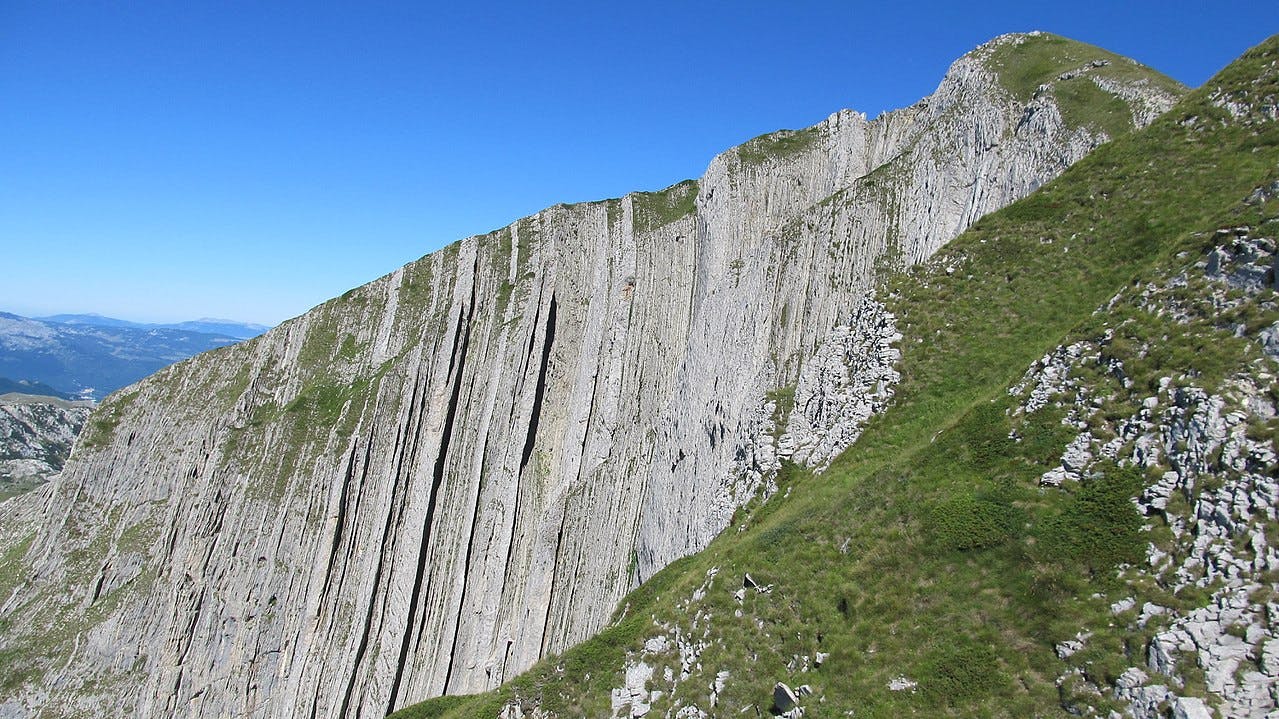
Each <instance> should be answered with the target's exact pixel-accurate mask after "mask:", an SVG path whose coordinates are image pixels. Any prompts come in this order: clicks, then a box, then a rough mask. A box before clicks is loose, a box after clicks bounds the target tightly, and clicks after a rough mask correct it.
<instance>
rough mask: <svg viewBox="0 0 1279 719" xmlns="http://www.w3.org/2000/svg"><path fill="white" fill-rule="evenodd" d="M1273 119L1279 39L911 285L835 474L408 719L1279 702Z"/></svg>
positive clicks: (915, 276)
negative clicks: (872, 396) (894, 349)
mask: <svg viewBox="0 0 1279 719" xmlns="http://www.w3.org/2000/svg"><path fill="white" fill-rule="evenodd" d="M1277 121H1279V36H1276V37H1272V38H1271V39H1269V40H1268V41H1266V42H1264V43H1262V44H1261V45H1259V46H1258V47H1256V48H1253V49H1251V50H1249V51H1248V52H1247V53H1245V55H1244V56H1243V57H1242V58H1240V59H1239V60H1238V61H1236V62H1235V63H1232V64H1231V65H1230V66H1228V67H1227V68H1225V69H1223V70H1222V71H1221V72H1220V73H1219V74H1218V75H1216V76H1214V78H1213V79H1212V80H1210V81H1209V82H1208V83H1207V84H1206V85H1205V86H1204V87H1202V88H1200V89H1199V90H1196V91H1194V92H1193V93H1191V94H1190V95H1189V96H1188V97H1187V98H1186V99H1185V100H1183V101H1182V103H1181V104H1179V105H1177V106H1175V107H1174V108H1173V109H1172V110H1171V111H1169V112H1168V113H1167V114H1166V115H1164V116H1163V117H1162V118H1161V119H1159V120H1158V121H1156V122H1155V123H1154V124H1153V125H1152V126H1151V127H1150V128H1149V129H1147V130H1146V131H1144V132H1140V133H1136V134H1134V135H1132V136H1130V137H1127V138H1124V139H1122V140H1119V141H1117V142H1115V143H1112V144H1110V145H1107V146H1104V147H1102V148H1099V149H1098V150H1097V151H1095V152H1094V153H1093V154H1091V155H1090V156H1089V157H1087V158H1085V159H1084V160H1082V161H1081V162H1080V163H1077V164H1076V165H1075V166H1074V167H1073V168H1071V169H1070V170H1068V171H1067V172H1065V173H1063V175H1062V176H1061V177H1060V178H1058V179H1057V180H1054V181H1052V182H1050V183H1048V184H1047V185H1046V186H1045V187H1044V188H1042V189H1041V190H1040V191H1039V192H1037V193H1035V194H1033V195H1031V196H1029V197H1028V198H1026V199H1024V200H1022V201H1020V202H1017V203H1014V204H1012V205H1010V206H1009V207H1008V208H1006V209H1004V210H1001V211H998V212H996V213H992V214H991V215H988V216H987V217H985V218H983V219H982V220H980V221H979V222H977V223H976V224H975V225H974V226H973V227H972V228H970V229H969V230H968V231H967V232H966V233H964V234H963V235H961V236H960V237H958V238H957V239H956V240H955V241H953V242H952V243H950V244H949V245H948V246H947V247H946V248H945V249H944V250H942V251H941V252H940V253H938V254H937V255H936V256H935V257H934V258H932V259H931V260H930V261H928V262H926V263H922V264H920V265H918V266H916V267H914V268H912V269H911V270H909V271H908V272H903V273H900V274H897V275H895V276H893V277H890V278H888V280H887V281H886V282H885V283H884V284H883V285H882V286H881V287H880V288H879V291H878V294H877V297H878V298H879V299H881V300H882V301H883V302H884V303H885V305H886V306H887V309H888V311H889V312H891V313H893V314H894V315H896V317H897V318H898V323H897V324H898V327H899V328H900V331H901V333H902V335H903V337H902V339H901V343H900V347H901V349H902V356H901V362H900V363H899V364H898V365H897V369H898V370H899V371H900V373H901V375H902V380H901V382H900V383H899V384H898V385H897V388H896V390H897V394H896V397H895V398H894V400H893V403H892V405H891V406H890V407H889V408H888V409H887V411H886V412H885V413H884V414H882V415H879V416H877V417H875V418H874V419H872V420H871V421H870V422H869V423H868V425H867V427H866V430H865V433H864V435H863V436H862V438H861V440H860V441H859V442H858V444H856V445H854V448H853V449H852V450H851V451H848V452H846V453H844V454H843V455H842V456H841V457H840V458H839V459H838V460H836V462H835V463H834V465H832V467H831V469H830V471H828V472H827V473H826V474H825V475H822V476H821V477H816V476H813V475H810V474H807V473H799V472H797V473H793V474H792V475H791V476H790V477H788V481H787V484H786V486H785V491H784V492H783V493H781V494H778V495H776V496H774V497H773V498H772V499H770V500H769V501H767V502H765V503H763V504H762V505H758V506H753V507H749V508H748V511H746V512H743V514H742V515H741V516H740V517H738V518H737V519H736V520H735V522H734V526H733V527H732V528H731V529H730V530H729V531H726V532H724V533H723V534H721V535H720V536H719V537H718V538H717V539H716V541H715V542H714V543H713V544H712V545H711V547H710V548H708V549H707V550H705V551H704V552H702V553H700V554H698V555H694V556H693V557H690V558H687V559H685V560H681V561H680V562H677V563H675V564H673V565H672V566H670V567H668V568H667V569H666V570H663V571H662V572H661V573H659V574H658V575H657V576H656V577H655V578H654V579H653V580H652V581H651V582H650V583H648V584H646V585H644V586H642V587H640V588H639V589H637V590H636V591H635V592H633V593H632V594H631V595H629V596H628V598H627V600H626V602H625V604H624V605H623V606H622V607H621V608H620V609H619V610H618V612H617V614H616V615H615V617H614V619H613V622H612V623H611V624H610V626H609V627H608V628H606V629H605V630H604V631H603V632H602V633H601V634H600V635H599V636H597V637H596V638H593V639H591V640H589V641H588V642H586V643H584V644H582V645H579V646H578V647H575V648H573V649H571V650H569V651H568V652H566V653H564V654H563V655H559V656H555V657H550V658H548V659H546V660H545V661H543V662H542V663H540V664H539V665H538V666H537V667H536V668H535V669H534V670H532V671H531V672H529V673H527V674H525V675H523V676H521V677H519V678H517V679H516V680H515V681H513V682H511V683H509V684H507V685H505V686H504V687H502V688H501V689H500V690H499V691H497V692H494V693H491V694H488V695H481V696H476V697H463V698H458V697H445V698H441V699H437V700H433V701H431V702H427V703H426V704H423V705H421V706H419V707H415V708H412V709H407V710H405V711H403V712H401V713H400V714H397V715H396V717H397V719H398V718H399V717H403V718H404V719H410V718H411V717H461V716H480V715H484V716H502V717H504V718H510V717H526V716H527V717H549V716H581V715H586V716H615V717H618V716H620V717H638V716H644V715H653V716H678V717H691V718H696V717H706V716H716V715H735V714H737V713H738V711H742V712H746V713H748V714H749V713H751V710H752V708H753V710H754V712H756V713H760V714H762V713H764V712H771V713H773V714H775V715H784V716H802V715H806V713H811V714H813V715H816V716H843V715H848V714H850V713H855V714H856V715H857V716H872V717H881V716H882V717H893V716H905V715H912V714H917V715H928V716H1030V715H1038V716H1042V715H1046V714H1048V713H1050V712H1052V711H1054V710H1060V711H1061V712H1062V713H1063V715H1072V716H1107V715H1109V716H1133V717H1138V718H1139V719H1154V718H1155V717H1166V716H1177V717H1211V716H1214V715H1215V716H1221V717H1250V716H1263V715H1265V714H1266V713H1268V712H1271V711H1273V709H1274V708H1275V699H1274V693H1275V687H1276V686H1279V671H1277V670H1279V665H1276V664H1275V662H1274V660H1273V657H1274V656H1275V654H1274V651H1275V648H1276V647H1277V646H1279V640H1276V638H1275V637H1276V635H1277V634H1279V626H1276V625H1275V624H1274V617H1275V616H1276V615H1275V613H1274V611H1273V609H1272V608H1273V607H1274V604H1273V601H1274V596H1275V590H1276V584H1275V581H1274V575H1273V568H1274V567H1275V566H1276V552H1275V549H1274V547H1273V546H1271V544H1270V541H1271V540H1270V539H1269V537H1272V536H1273V529H1274V526H1273V518H1274V499H1273V498H1272V497H1274V496H1279V494H1276V493H1277V492H1279V485H1276V482H1275V477H1276V476H1279V466H1277V461H1276V458H1275V453H1274V446H1275V444H1274V443H1275V441H1276V435H1275V433H1274V430H1275V423H1274V417H1275V414H1274V407H1273V401H1274V398H1275V397H1277V396H1279V395H1276V394H1275V392H1276V390H1277V389H1279V388H1277V387H1276V382H1275V367H1276V365H1275V357H1276V350H1275V346H1274V345H1273V343H1272V342H1271V339H1270V338H1271V337H1272V334H1273V332H1274V331H1275V327H1276V324H1275V323H1276V322H1279V312H1277V311H1276V310H1277V307H1276V304H1275V301H1274V298H1275V287H1276V285H1275V278H1276V268H1275V259H1274V258H1275V256H1276V255H1275V247H1276V245H1275V242H1274V237H1275V236H1276V235H1275V233H1276V232H1279V122H1277ZM1081 439H1083V440H1087V441H1083V442H1081V441H1080V440H1081ZM791 687H795V690H792V689H791ZM1214 710H1215V711H1217V712H1219V713H1218V714H1214V713H1213V712H1214Z"/></svg>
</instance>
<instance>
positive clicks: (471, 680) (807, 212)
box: [0, 35, 1179, 717]
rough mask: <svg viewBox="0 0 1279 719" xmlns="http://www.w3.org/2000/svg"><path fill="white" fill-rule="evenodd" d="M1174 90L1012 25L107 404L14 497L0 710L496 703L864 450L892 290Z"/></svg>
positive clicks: (880, 387) (295, 712)
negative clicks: (881, 283)
mask: <svg viewBox="0 0 1279 719" xmlns="http://www.w3.org/2000/svg"><path fill="white" fill-rule="evenodd" d="M1031 60H1034V62H1031ZM1026 67H1035V68H1037V72H1039V73H1040V74H1039V75H1034V74H1028V73H1027V72H1026V71H1024V68H1026ZM1045 68H1048V69H1047V70H1045ZM1178 94H1179V88H1178V87H1177V86H1176V85H1175V84H1174V83H1171V82H1170V81H1168V80H1166V79H1164V78H1161V77H1159V76H1157V75H1155V74H1154V73H1151V72H1149V71H1148V70H1146V69H1145V68H1142V67H1140V66H1138V65H1136V64H1135V63H1132V62H1130V61H1127V60H1123V59H1121V58H1117V57H1115V56H1113V55H1110V54H1108V53H1105V52H1104V51H1101V50H1097V49H1095V48H1090V47H1087V46H1082V45H1078V44H1076V43H1072V42H1069V41H1065V40H1062V39H1060V38H1055V37H1052V36H1046V35H1031V36H1024V35H1020V36H1004V37H1001V38H999V39H997V40H995V41H993V42H992V43H990V44H988V45H986V46H983V47H982V48H979V49H978V50H976V51H974V52H973V53H970V54H969V55H967V56H965V57H963V58H961V59H960V60H958V61H957V62H956V63H955V64H954V65H953V66H952V67H951V69H950V71H949V72H948V73H947V74H946V77H945V78H944V79H943V81H942V83H941V85H940V86H939V88H938V89H937V91H936V92H935V93H934V94H933V95H931V96H930V97H928V98H926V99H925V100H923V101H921V102H920V103H918V104H916V105H914V106H912V107H910V108H906V109H903V110H899V111H895V112H891V113H886V114H884V115H882V116H880V117H878V118H875V119H874V120H868V119H867V118H866V117H864V116H863V115H860V114H857V113H854V112H849V111H842V112H839V113H836V114H834V115H832V116H831V117H829V118H828V119H827V120H825V121H824V122H822V123H820V124H818V125H815V126H813V127H811V128H807V129H805V130H800V131H793V132H792V131H782V132H779V133H774V134H772V135H767V136H763V137H760V138H757V139H755V140H752V141H750V142H747V143H745V144H744V145H742V146H740V147H737V148H734V149H732V150H729V151H727V152H725V153H723V154H722V155H720V156H718V157H716V158H715V159H714V160H713V161H712V162H711V164H710V166H709V168H708V169H707V171H706V173H705V175H703V176H702V177H701V178H700V179H698V180H696V181H688V182H683V183H679V184H677V185H674V186H672V187H670V188H667V189H666V190H663V191H661V192H656V193H634V194H631V195H627V196H626V197H623V198H621V199H615V200H606V201H600V202H594V203H586V204H579V205H559V206H555V207H552V208H549V209H547V210H545V211H543V212H540V213H538V214H536V215H533V216H531V217H528V218H525V219H523V220H520V221H518V222H516V223H514V224H512V225H511V226H509V227H506V228H503V229H501V230H497V231H495V232H492V233H489V234H487V235H482V236H476V237H470V238H467V239H465V240H462V241H460V242H458V243H455V244H453V245H450V246H449V247H447V248H445V249H443V250H441V251H439V252H437V253H434V254H432V255H429V256H427V257H424V258H422V259H421V260H419V261H417V262H414V263H412V264H410V265H407V266H405V267H403V268H401V269H399V270H396V271H395V272H393V273H391V274H389V275H387V276H385V277H382V278H380V279H378V280H376V281H374V282H371V283H369V284H368V285H365V286H363V287H359V288H357V289H354V290H352V291H350V292H348V293H347V294H345V295H343V296H342V297H340V298H337V299H335V300H332V301H330V302H328V303H326V304H324V305H322V306H320V307H317V308H316V309H314V310H312V311H311V312H309V313H307V314H306V315H303V316H302V317H299V318H297V319H295V320H292V321H290V322H286V323H285V324H283V325H281V326H280V327H277V328H276V329H274V330H272V331H270V332H268V333H267V334H265V335H264V336H262V337H259V338H257V339H255V340H251V341H248V342H246V343H243V344H240V345H236V346H233V347H229V348H226V349H222V350H218V351H215V352H211V353H208V354H205V355H201V356H199V357H197V358H195V359H194V360H191V361H188V362H184V363H181V364H178V365H175V366H173V367H170V368H168V369H165V370H163V371H161V372H159V373H158V374H156V375H154V376H152V377H151V378H148V379H147V380H144V381H143V382H140V383H138V384H136V385H134V386H132V387H130V388H127V389H126V390H123V391H121V392H119V393H117V394H116V395H113V396H112V397H111V398H110V399H108V400H107V401H106V402H105V403H104V405H103V406H102V408H101V409H100V410H99V414H98V416H97V418H96V419H95V421H94V423H93V427H92V431H90V432H88V433H87V434H86V436H85V437H83V438H82V440H81V441H80V443H79V444H78V445H77V447H76V449H75V451H74V452H73V455H72V457H71V460H70V462H69V463H68V465H67V467H66V469H65V471H64V473H63V474H62V476H61V477H60V478H59V479H58V481H57V482H55V483H53V484H51V485H50V486H47V487H46V488H43V489H41V490H39V491H37V492H35V493H33V494H31V495H29V496H25V497H23V498H21V499H19V500H15V501H11V502H8V503H6V504H4V505H0V529H2V530H3V532H2V537H0V568H3V571H0V622H3V624H0V672H2V673H5V675H6V677H5V679H4V680H3V682H0V702H3V703H0V716H30V715H34V714H36V713H38V712H39V711H40V710H43V711H45V712H48V713H52V714H55V715H71V714H76V713H90V714H99V715H102V714H116V715H125V714H127V715H132V716H138V717H160V716H165V717H167V716H184V717H208V716H240V715H251V716H261V717H348V716H361V717H375V716H381V715H383V714H385V713H386V712H387V711H388V710H391V709H394V708H396V707H399V706H402V705H404V704H406V703H408V702H410V701H415V700H419V699H422V698H425V697H429V696H434V695H439V694H442V693H459V692H470V691H476V690H481V689H485V688H490V687H493V686H495V685H497V684H498V683H500V682H501V681H503V680H504V679H505V678H508V677H510V676H512V675H513V674H515V673H517V672H519V671H521V670H523V669H525V668H527V667H529V666H530V665H532V664H533V663H534V662H535V661H537V660H538V659H539V658H541V657H543V656H546V655H548V654H550V653H554V652H557V651H559V650H562V649H564V648H565V647H567V646H569V645H571V644H573V643H575V642H578V641H580V640H582V639H584V638H586V637H587V636H589V635H590V634H591V633H593V632H594V631H596V630H598V629H599V628H600V627H601V626H603V624H604V623H605V622H606V620H607V619H608V617H609V615H610V614H611V612H612V610H613V608H614V606H615V604H616V602H617V600H618V599H619V598H620V597H621V596H622V595H623V594H624V593H625V592H627V591H628V590H629V589H631V588H633V587H634V586H635V585H636V584H637V583H639V582H640V581H642V580H644V579H646V578H647V577H649V576H650V575H652V574H653V573H654V572H655V571H657V570H658V569H660V568H661V567H663V566H665V565H666V564H668V563H669V562H671V561H673V560H675V559H677V558H679V557H681V556H684V555H686V554H688V553H691V552H694V551H696V550H698V549H701V548H703V547H704V546H706V545H707V544H708V543H709V542H710V540H711V539H712V538H713V537H714V536H715V535H716V533H717V532H719V531H720V530H721V529H723V528H724V527H725V526H726V524H727V523H728V521H729V518H730V516H731V514H732V512H733V511H734V509H735V508H737V507H738V506H739V505H741V504H742V503H743V502H745V501H746V500H747V499H749V498H750V497H752V496H753V495H755V494H756V493H758V492H759V491H760V490H761V489H765V488H767V487H768V485H769V481H770V477H771V474H772V473H773V472H775V470H776V467H777V455H778V453H779V451H780V453H781V454H782V455H791V454H793V455H794V456H795V457H796V458H803V459H805V460H806V461H808V459H809V458H811V459H812V463H813V464H815V465H820V464H821V463H822V462H824V461H825V460H827V459H828V458H829V457H831V456H833V454H834V453H837V452H838V451H839V450H840V449H842V448H843V446H846V443H847V442H848V441H850V440H851V438H852V437H855V436H856V432H857V428H856V423H857V422H858V421H861V420H863V419H864V418H865V416H867V415H868V413H869V412H871V411H874V409H875V407H876V406H877V400H876V399H874V398H873V397H869V395H871V394H874V395H875V396H876V397H879V396H881V395H882V396H883V397H885V398H886V396H887V392H888V391H889V388H888V387H887V386H886V384H887V383H888V382H890V381H891V379H892V373H891V372H890V371H887V370H885V369H883V368H880V369H875V363H871V364H870V365H867V366H861V365H858V366H851V365H850V364H849V363H850V362H851V361H852V360H851V359H850V358H852V357H853V356H855V355H856V356H861V354H860V353H859V352H858V351H856V350H857V348H858V347H871V348H873V349H874V351H875V352H877V353H878V355H877V356H882V357H887V358H888V360H889V364H891V353H892V351H893V349H892V342H893V334H894V333H893V329H892V318H891V316H886V315H884V314H883V313H882V312H879V311H877V310H876V308H875V307H874V306H872V305H868V304H866V303H865V301H864V298H865V294H866V290H867V289H868V287H870V285H871V283H872V282H873V281H874V278H875V277H876V272H877V271H878V270H879V269H881V268H886V267H901V266H904V265H910V264H913V263H917V262H920V261H921V260H924V259H925V258H928V257H929V256H930V255H931V254H932V253H933V252H934V251H936V250H937V249H938V248H939V247H941V246H942V245H943V244H944V243H946V242H947V241H948V240H949V239H951V238H953V237H954V236H956V235H957V234H958V233H959V232H960V231H962V230H963V229H964V228H966V227H967V226H968V225H970V224H971V223H973V222H974V221H975V220H977V218H979V217H981V216H982V215H983V214H985V213H987V212H989V211H991V210H994V209H996V208H999V207H1001V206H1003V205H1005V204H1007V203H1009V202H1010V201H1012V200H1014V199H1017V198H1019V197H1021V196H1023V195H1025V194H1027V193H1029V192H1031V191H1032V190H1034V189H1035V188H1037V187H1039V186H1040V185H1042V184H1044V183H1046V182H1048V181H1049V180H1051V179H1052V178H1053V177H1055V176H1056V175H1057V174H1059V173H1060V172H1062V171H1063V170H1064V169H1065V168H1067V167H1068V166H1069V165H1070V164H1071V163H1073V162H1075V161H1076V160H1078V159H1080V158H1081V157H1083V156H1084V155H1085V154H1087V153H1088V152H1089V151H1090V150H1091V149H1092V148H1094V147H1095V146H1097V145H1098V144H1099V143H1101V142H1103V141H1105V140H1106V139H1107V138H1108V137H1109V136H1111V135H1114V134H1117V133H1122V132H1125V131H1127V129H1129V128H1131V127H1133V126H1140V125H1142V124H1144V123H1146V122H1148V121H1149V120H1150V119H1151V118H1152V117H1154V116H1155V115H1157V114H1158V112H1159V111H1160V110H1161V109H1162V108H1165V107H1167V106H1169V105H1170V104H1171V103H1172V102H1173V101H1174V100H1175V98H1176V96H1177V95H1178ZM1116 108H1119V109H1116ZM867 328H873V329H874V331H875V334H874V339H873V340H863V339H859V338H863V337H865V335H864V331H865V330H866V329H867ZM810 358H817V359H816V360H815V362H816V363H817V364H818V365H821V366H822V367H826V368H827V369H826V370H821V371H815V370H809V371H808V372H807V373H805V369H806V367H808V366H809V365H810V362H809V360H810ZM841 363H842V367H843V369H840V367H841ZM880 364H882V363H880ZM806 378H807V379H806ZM797 384H798V385H799V388H798V390H796V392H795V396H796V398H797V399H798V398H801V397H802V398H804V400H805V403H804V406H803V407H802V408H799V414H800V415H802V417H803V418H804V419H803V420H802V421H800V420H796V421H791V417H792V414H793V413H790V412H789V411H788V409H787V407H788V405H789V404H790V402H788V401H786V394H787V393H786V392H785V390H784V388H787V387H795V386H796V385H797ZM783 428H784V429H785V431H784V432H782V429H783ZM775 434H776V435H777V436H778V437H780V438H781V441H777V440H775V438H774V435H775Z"/></svg>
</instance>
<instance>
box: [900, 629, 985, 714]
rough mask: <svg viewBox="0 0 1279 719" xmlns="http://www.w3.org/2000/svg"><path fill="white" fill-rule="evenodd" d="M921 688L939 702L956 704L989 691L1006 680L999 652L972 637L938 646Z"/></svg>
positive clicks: (930, 660) (930, 656) (928, 663)
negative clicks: (1002, 672)
mask: <svg viewBox="0 0 1279 719" xmlns="http://www.w3.org/2000/svg"><path fill="white" fill-rule="evenodd" d="M925 667H926V668H925V672H924V677H925V678H924V679H922V680H921V681H920V685H919V688H920V689H921V690H922V691H923V692H924V693H925V694H926V695H927V696H928V697H929V698H930V699H932V700H933V701H935V702H937V703H939V704H956V703H959V702H961V701H962V700H964V699H967V698H969V697H975V696H979V695H983V694H988V693H990V692H991V691H993V690H994V689H996V688H997V687H998V686H999V685H1000V683H1002V682H1003V678H1002V674H1001V673H1000V671H999V661H998V659H996V657H995V652H994V651H992V650H991V648H990V647H988V646H985V645H983V644H976V643H973V642H972V641H971V640H956V641H955V642H951V643H948V644H946V645H944V646H942V647H940V648H938V649H936V650H934V651H933V652H932V653H931V654H930V655H929V657H928V660H927V662H926V664H925Z"/></svg>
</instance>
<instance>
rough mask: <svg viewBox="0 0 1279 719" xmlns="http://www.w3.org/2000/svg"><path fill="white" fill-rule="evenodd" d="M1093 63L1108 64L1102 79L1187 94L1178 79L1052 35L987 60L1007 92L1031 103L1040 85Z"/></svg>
mask: <svg viewBox="0 0 1279 719" xmlns="http://www.w3.org/2000/svg"><path fill="white" fill-rule="evenodd" d="M1094 60H1103V61H1105V62H1106V63H1108V64H1107V65H1106V66H1104V67H1101V68H1097V69H1096V73H1097V74H1098V75H1099V76H1102V77H1109V78H1113V79H1116V80H1127V81H1132V80H1148V81H1149V82H1152V83H1154V84H1155V85H1156V86H1157V87H1160V88H1161V89H1164V90H1166V91H1168V92H1171V93H1174V94H1180V93H1181V92H1184V91H1185V87H1184V86H1182V85H1181V83H1179V82H1177V81H1176V80H1173V79H1172V78H1169V77H1167V76H1165V75H1162V74H1160V73H1158V72H1155V71H1154V70H1151V69H1150V68H1147V67H1145V66H1143V65H1141V64H1139V63H1136V62H1134V61H1133V60H1131V59H1129V58H1126V57H1123V56H1121V55H1116V54H1114V53H1112V52H1110V51H1108V50H1103V49H1102V48H1099V47H1095V46H1093V45H1088V44H1086V43H1082V42H1078V41H1076V40H1071V39H1068V38H1064V37H1061V36H1059V35H1053V34H1050V33H1040V34H1039V35H1035V36H1029V37H1026V38H1025V39H1024V41H1023V42H1021V43H1018V44H1013V43H1005V44H1003V45H1000V46H998V47H996V48H995V49H994V50H993V51H992V52H991V53H990V54H989V55H988V56H986V57H985V58H984V62H985V64H986V66H987V67H989V68H990V69H991V70H993V71H994V72H995V73H996V74H997V75H998V76H999V80H1000V82H1001V83H1002V84H1003V86H1004V87H1005V89H1007V90H1008V92H1009V93H1010V94H1011V95H1012V96H1013V97H1014V98H1016V99H1017V100H1019V101H1021V102H1028V101H1029V100H1030V99H1031V97H1033V96H1034V94H1035V91H1036V90H1037V89H1038V88H1039V86H1040V85H1043V84H1045V83H1050V82H1052V81H1053V80H1055V79H1056V78H1057V77H1058V76H1059V75H1061V74H1062V73H1065V72H1069V71H1072V70H1077V69H1079V68H1080V67H1082V66H1083V65H1085V64H1087V63H1090V62H1092V61H1094Z"/></svg>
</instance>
